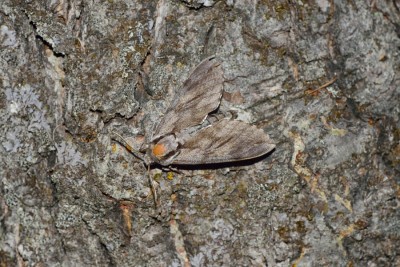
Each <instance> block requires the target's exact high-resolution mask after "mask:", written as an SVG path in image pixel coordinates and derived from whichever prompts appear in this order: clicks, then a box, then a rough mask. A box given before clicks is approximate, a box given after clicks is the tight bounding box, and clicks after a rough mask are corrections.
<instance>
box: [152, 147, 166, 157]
mask: <svg viewBox="0 0 400 267" xmlns="http://www.w3.org/2000/svg"><path fill="white" fill-rule="evenodd" d="M166 151H167V148H166V147H165V146H164V145H163V144H157V145H155V146H154V147H153V155H154V156H156V157H158V158H159V157H161V156H162V155H164V154H165V152H166Z"/></svg>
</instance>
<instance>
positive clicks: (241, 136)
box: [173, 119, 275, 165]
mask: <svg viewBox="0 0 400 267" xmlns="http://www.w3.org/2000/svg"><path fill="white" fill-rule="evenodd" d="M274 148H275V144H274V143H273V141H272V140H271V139H270V138H269V136H268V135H267V134H266V133H264V131H263V130H261V129H258V128H257V127H255V126H254V125H250V124H247V123H245V122H242V121H235V120H228V119H223V120H220V121H218V122H216V123H214V124H212V125H210V126H209V127H206V128H203V129H201V130H199V131H198V132H196V133H195V134H194V135H192V136H191V137H190V138H188V139H187V140H186V141H185V142H184V143H183V144H182V145H181V147H180V149H179V154H177V155H176V156H175V157H174V160H173V164H177V165H189V164H190V165H191V164H213V163H226V162H233V161H241V160H246V159H252V158H257V157H260V156H262V155H265V154H267V153H268V152H270V151H272V150H273V149H274Z"/></svg>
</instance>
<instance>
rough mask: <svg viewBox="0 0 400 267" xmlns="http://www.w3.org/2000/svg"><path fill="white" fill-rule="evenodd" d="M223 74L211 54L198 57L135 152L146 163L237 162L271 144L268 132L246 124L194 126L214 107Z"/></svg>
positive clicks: (257, 154) (224, 122)
mask: <svg viewBox="0 0 400 267" xmlns="http://www.w3.org/2000/svg"><path fill="white" fill-rule="evenodd" d="M224 81H225V79H224V73H223V70H222V67H221V65H220V64H219V63H218V62H217V61H216V59H215V57H209V58H206V59H205V60H203V61H202V62H201V63H200V64H199V65H198V66H197V67H196V68H195V69H194V70H193V71H192V73H191V74H190V75H189V78H188V79H187V80H186V81H185V82H184V84H183V86H182V88H181V89H180V90H179V91H178V92H177V93H176V95H175V98H174V100H173V101H172V103H171V104H170V106H169V108H168V109H167V111H166V113H165V115H164V117H163V118H162V119H161V121H160V122H159V123H158V125H157V126H156V128H155V130H154V132H153V135H152V137H151V138H150V140H148V141H147V142H145V144H144V145H143V146H142V148H141V149H140V151H141V152H142V153H137V152H134V151H132V150H130V151H131V152H132V153H134V155H135V156H137V157H138V158H140V159H142V160H143V161H144V163H145V164H146V165H150V164H151V163H157V164H159V165H162V166H170V165H201V164H217V163H227V162H236V161H242V160H247V159H253V158H257V157H260V156H262V155H265V154H267V153H268V152H270V151H271V150H273V149H274V148H275V144H274V142H273V141H272V140H271V139H270V137H269V136H268V134H266V133H265V132H264V131H263V130H261V129H258V128H257V127H256V126H254V125H250V124H248V123H245V122H242V121H238V120H231V119H221V120H219V121H217V122H215V123H212V124H210V125H208V126H206V127H201V126H200V128H199V125H202V124H203V123H204V121H205V120H206V118H207V116H208V115H209V114H210V113H211V112H213V111H215V110H216V109H218V107H219V105H220V102H221V98H222V92H223V84H224Z"/></svg>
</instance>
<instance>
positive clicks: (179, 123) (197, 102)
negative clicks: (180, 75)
mask: <svg viewBox="0 0 400 267" xmlns="http://www.w3.org/2000/svg"><path fill="white" fill-rule="evenodd" d="M223 82H224V76H223V71H222V67H221V66H220V64H219V63H218V62H217V61H216V60H215V59H214V58H212V57H211V58H207V59H205V60H204V61H202V62H201V63H200V64H199V65H198V66H197V67H196V68H195V69H194V71H193V72H192V73H191V74H190V76H189V78H188V79H187V80H186V81H185V83H184V84H183V86H182V88H181V90H180V91H179V92H177V95H176V96H175V100H174V101H173V102H172V103H171V106H170V107H169V108H168V110H167V112H166V113H165V115H164V117H163V119H162V120H161V122H160V123H159V124H158V126H157V128H156V130H155V132H154V135H153V138H152V139H153V140H154V139H156V138H158V137H160V136H164V135H166V134H169V133H178V132H180V131H181V130H183V129H186V128H188V127H191V126H195V125H198V124H200V123H201V122H202V121H203V120H204V118H205V117H206V116H207V114H208V113H210V112H212V111H214V110H215V109H217V108H218V106H219V104H220V101H221V96H222V90H223Z"/></svg>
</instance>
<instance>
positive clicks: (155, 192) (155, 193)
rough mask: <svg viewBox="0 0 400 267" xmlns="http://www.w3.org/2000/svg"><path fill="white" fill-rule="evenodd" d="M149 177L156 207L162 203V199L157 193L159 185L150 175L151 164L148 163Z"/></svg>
mask: <svg viewBox="0 0 400 267" xmlns="http://www.w3.org/2000/svg"><path fill="white" fill-rule="evenodd" d="M143 164H145V163H143ZM147 177H148V179H149V185H150V190H151V194H152V196H153V201H154V205H155V207H156V208H158V207H159V206H160V204H161V203H160V199H159V198H158V195H157V189H156V187H157V185H155V182H154V180H153V179H152V178H151V175H150V164H147Z"/></svg>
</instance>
